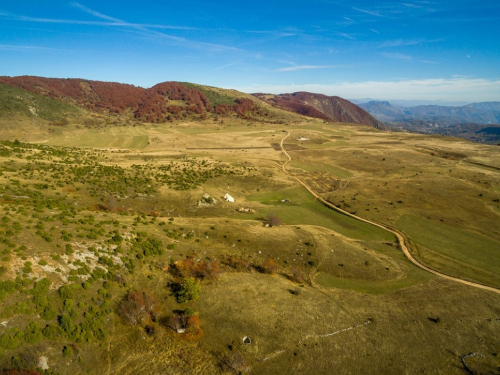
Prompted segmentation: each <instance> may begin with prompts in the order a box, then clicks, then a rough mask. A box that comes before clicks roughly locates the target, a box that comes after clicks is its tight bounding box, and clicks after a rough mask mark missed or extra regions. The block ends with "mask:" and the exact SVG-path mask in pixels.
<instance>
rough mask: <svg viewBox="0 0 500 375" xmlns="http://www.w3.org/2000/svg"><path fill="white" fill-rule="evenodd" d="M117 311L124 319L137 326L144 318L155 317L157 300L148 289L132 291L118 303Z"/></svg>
mask: <svg viewBox="0 0 500 375" xmlns="http://www.w3.org/2000/svg"><path fill="white" fill-rule="evenodd" d="M117 312H118V315H120V316H121V317H122V319H123V320H125V321H126V322H127V323H129V324H132V325H134V326H135V325H137V324H139V323H141V321H142V320H143V319H144V318H147V317H149V318H152V319H153V318H155V313H156V301H155V298H154V297H153V296H152V295H151V293H150V292H148V291H145V290H141V291H130V292H128V293H127V294H126V295H125V296H124V297H123V299H122V300H121V301H120V303H119V304H118V309H117ZM153 320H154V319H153Z"/></svg>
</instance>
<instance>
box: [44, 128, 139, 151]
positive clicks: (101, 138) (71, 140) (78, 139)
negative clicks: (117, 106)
mask: <svg viewBox="0 0 500 375" xmlns="http://www.w3.org/2000/svg"><path fill="white" fill-rule="evenodd" d="M71 130H73V131H71ZM71 130H68V129H57V130H56V131H55V132H54V133H52V135H51V137H50V139H49V140H48V141H47V144H49V145H57V146H67V147H95V148H126V149H144V148H145V147H146V146H147V145H148V138H149V137H148V135H147V134H146V133H145V130H144V129H141V128H137V127H111V128H108V129H102V130H101V129H84V130H76V129H71Z"/></svg>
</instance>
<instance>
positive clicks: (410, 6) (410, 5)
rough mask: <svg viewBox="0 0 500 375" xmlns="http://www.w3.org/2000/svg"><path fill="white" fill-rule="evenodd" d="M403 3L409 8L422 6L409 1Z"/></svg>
mask: <svg viewBox="0 0 500 375" xmlns="http://www.w3.org/2000/svg"><path fill="white" fill-rule="evenodd" d="M401 5H404V6H405V7H408V8H422V6H421V5H415V4H409V3H401Z"/></svg>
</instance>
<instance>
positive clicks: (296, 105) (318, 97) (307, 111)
mask: <svg viewBox="0 0 500 375" xmlns="http://www.w3.org/2000/svg"><path fill="white" fill-rule="evenodd" d="M253 95H255V96H256V97H257V98H259V99H261V100H264V101H266V102H268V103H270V104H272V105H274V106H276V107H279V108H283V109H286V110H289V111H292V112H295V113H299V114H301V115H304V116H308V117H314V118H320V119H323V120H326V121H333V122H351V123H358V124H364V125H368V126H373V127H374V128H377V129H385V126H384V125H383V124H382V123H381V122H380V121H378V120H377V119H376V118H374V117H373V116H371V115H370V114H369V113H367V112H366V111H365V110H363V109H362V108H360V107H358V106H357V105H355V104H353V103H351V102H349V101H348V100H345V99H342V98H340V97H338V96H326V95H322V94H312V93H308V92H296V93H293V94H280V95H270V94H260V93H259V94H253Z"/></svg>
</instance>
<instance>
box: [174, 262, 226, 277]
mask: <svg viewBox="0 0 500 375" xmlns="http://www.w3.org/2000/svg"><path fill="white" fill-rule="evenodd" d="M175 270H176V272H177V273H178V275H179V276H182V277H183V278H186V277H195V278H197V279H200V280H203V279H212V280H213V279H215V278H217V277H218V276H219V274H220V273H221V269H220V265H219V262H218V261H216V260H202V261H200V262H197V261H195V260H193V259H190V258H188V259H183V260H178V261H177V262H175Z"/></svg>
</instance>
